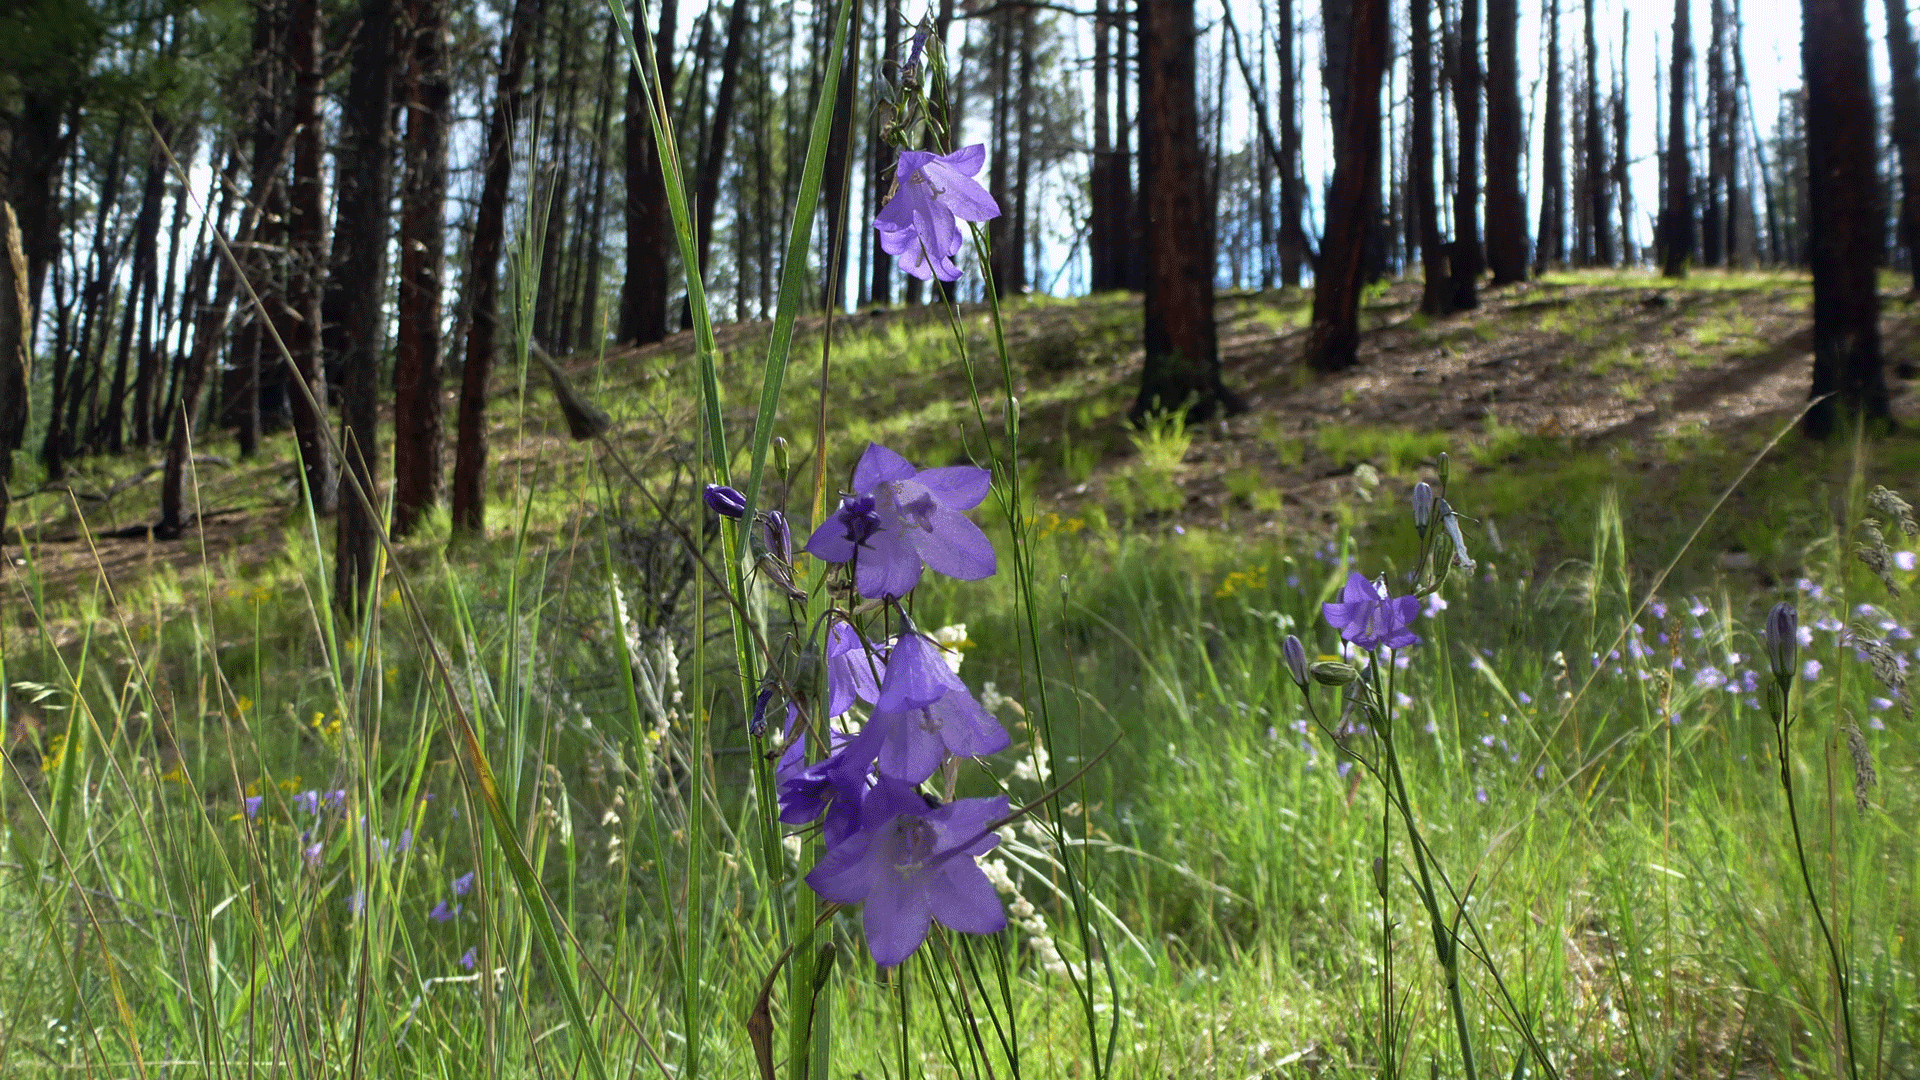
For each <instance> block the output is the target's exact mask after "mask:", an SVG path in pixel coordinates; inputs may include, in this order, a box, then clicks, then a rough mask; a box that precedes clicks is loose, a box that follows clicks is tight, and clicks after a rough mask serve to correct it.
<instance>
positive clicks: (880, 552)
mask: <svg viewBox="0 0 1920 1080" xmlns="http://www.w3.org/2000/svg"><path fill="white" fill-rule="evenodd" d="M854 566H855V571H854V582H855V584H857V585H858V586H859V587H860V595H861V596H864V597H866V598H867V599H869V600H880V599H883V598H885V597H889V596H905V595H907V594H908V593H910V592H912V591H913V587H914V586H915V585H918V584H920V554H919V552H917V551H915V550H914V548H913V545H911V544H909V543H908V542H907V541H906V539H905V538H904V537H902V536H901V535H900V534H898V533H894V532H888V531H886V530H884V529H883V530H881V531H880V532H877V533H874V534H873V536H872V538H871V539H869V540H868V541H867V546H866V548H865V549H863V550H862V551H861V552H860V559H859V561H858V562H856V563H855V564H854Z"/></svg>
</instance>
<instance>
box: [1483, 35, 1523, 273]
mask: <svg viewBox="0 0 1920 1080" xmlns="http://www.w3.org/2000/svg"><path fill="white" fill-rule="evenodd" d="M1523 139H1524V136H1523V135H1522V133H1521V131H1520V6H1519V4H1518V2H1517V0H1487V265H1488V266H1489V267H1490V268H1491V269H1492V270H1493V284H1495V285H1510V284H1512V283H1514V282H1516V281H1525V280H1527V204H1526V202H1525V201H1524V199H1523V197H1522V196H1521V194H1520V156H1521V154H1520V152H1521V143H1522V141H1523Z"/></svg>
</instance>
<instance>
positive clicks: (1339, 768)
mask: <svg viewBox="0 0 1920 1080" xmlns="http://www.w3.org/2000/svg"><path fill="white" fill-rule="evenodd" d="M1334 771H1335V772H1337V773H1339V774H1340V778H1341V779H1342V780H1344V779H1346V778H1347V774H1348V773H1350V772H1352V771H1353V762H1351V761H1343V762H1341V763H1340V764H1338V765H1336V766H1334Z"/></svg>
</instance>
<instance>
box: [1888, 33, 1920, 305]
mask: <svg viewBox="0 0 1920 1080" xmlns="http://www.w3.org/2000/svg"><path fill="white" fill-rule="evenodd" d="M1887 60H1888V64H1887V70H1888V74H1890V75H1891V76H1892V79H1893V145H1894V147H1895V149H1896V150H1897V151H1898V152H1899V154H1900V216H1899V219H1898V220H1899V222H1900V242H1901V243H1902V244H1905V245H1906V248H1907V268H1908V270H1909V271H1911V272H1912V274H1913V288H1914V291H1915V292H1920V53H1916V51H1915V48H1914V43H1913V28H1912V25H1911V23H1909V21H1908V19H1907V4H1906V0H1887Z"/></svg>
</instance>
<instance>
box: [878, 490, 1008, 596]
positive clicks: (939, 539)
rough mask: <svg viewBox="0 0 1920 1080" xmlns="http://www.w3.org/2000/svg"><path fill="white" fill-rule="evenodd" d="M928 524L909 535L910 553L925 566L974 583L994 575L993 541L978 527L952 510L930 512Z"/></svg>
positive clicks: (995, 567)
mask: <svg viewBox="0 0 1920 1080" xmlns="http://www.w3.org/2000/svg"><path fill="white" fill-rule="evenodd" d="M931 523H932V526H933V527H932V528H931V529H929V530H927V531H926V532H919V531H915V532H913V533H911V534H910V537H911V539H910V542H911V544H912V546H913V549H914V551H915V552H917V553H918V555H919V557H920V558H921V559H924V560H925V561H926V564H927V565H928V566H930V567H932V568H933V569H934V570H935V571H936V572H937V573H942V574H945V575H947V576H948V577H950V578H958V579H960V580H961V581H978V580H980V579H981V578H989V577H992V576H993V575H994V572H995V571H996V570H997V569H998V568H999V564H998V562H996V561H995V558H994V554H993V541H991V540H988V539H987V534H986V533H984V532H981V531H980V526H978V525H975V524H974V523H973V522H972V521H969V520H968V519H967V517H966V515H964V514H962V513H960V512H958V511H955V510H936V511H934V512H933V514H932V516H931ZM863 591H864V590H863ZM867 595H869V596H871V595H872V594H871V593H869V594H867ZM896 595H902V594H896Z"/></svg>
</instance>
